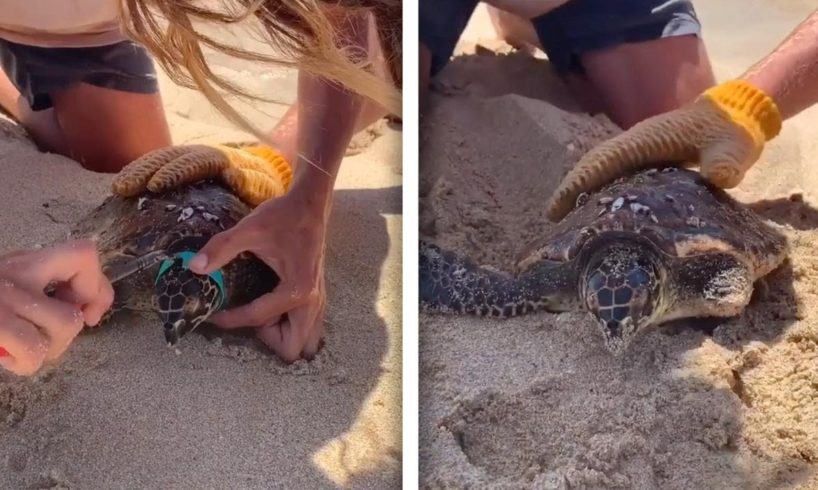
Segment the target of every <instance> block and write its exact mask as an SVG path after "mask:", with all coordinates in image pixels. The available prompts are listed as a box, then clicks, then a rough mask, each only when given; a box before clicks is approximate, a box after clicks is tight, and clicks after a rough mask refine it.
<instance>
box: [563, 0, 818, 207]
mask: <svg viewBox="0 0 818 490" xmlns="http://www.w3.org/2000/svg"><path fill="white" fill-rule="evenodd" d="M816 102H818V11H816V12H815V13H813V14H812V15H810V17H808V18H807V19H806V20H805V21H804V22H802V23H801V24H800V25H799V26H798V27H797V28H796V29H795V30H794V31H793V32H792V33H791V34H790V35H789V36H788V37H787V39H786V40H785V41H784V42H783V43H781V44H780V45H779V46H778V47H777V48H776V49H775V50H774V51H773V52H772V53H770V54H769V55H767V56H766V57H765V58H764V59H762V60H761V61H760V62H758V63H756V64H755V65H754V66H753V67H752V68H750V69H749V70H748V71H747V72H745V73H744V74H743V75H742V76H740V77H739V78H737V79H735V80H728V81H726V82H724V83H721V84H719V85H717V86H715V87H713V88H711V89H708V90H707V91H705V92H704V93H703V94H702V95H701V96H700V97H699V98H698V99H696V100H695V101H694V102H692V103H691V104H688V105H687V106H685V107H682V108H679V109H676V110H674V111H670V112H668V113H665V114H660V115H657V116H654V117H651V118H648V119H646V120H644V121H642V122H640V123H638V124H636V125H634V126H633V127H632V128H630V129H629V130H628V131H625V132H624V133H621V134H620V135H618V136H616V137H614V138H612V139H610V140H608V141H605V142H603V143H602V144H600V145H598V146H597V147H596V148H594V149H592V150H591V151H590V152H589V153H587V154H586V155H585V156H583V157H582V159H581V160H580V161H579V162H578V163H577V165H576V166H575V167H574V169H572V170H571V172H569V173H568V175H566V176H565V177H564V178H563V180H562V182H561V183H560V185H559V186H558V187H557V189H556V190H555V191H554V193H553V194H552V197H551V201H550V202H549V205H548V209H547V214H548V216H549V218H550V219H552V220H559V219H561V218H562V217H564V216H565V215H566V214H567V213H568V212H569V211H570V210H571V209H572V208H573V205H574V202H575V201H576V198H577V197H578V196H579V194H581V193H583V192H593V191H596V190H598V189H599V188H601V187H602V186H604V185H605V184H607V183H609V182H611V181H613V180H615V179H617V178H618V177H620V176H622V175H625V174H626V173H630V172H633V171H636V170H639V169H645V168H649V167H655V166H660V165H667V164H668V163H670V164H676V165H699V167H700V171H701V174H702V175H703V176H704V177H705V178H706V179H708V180H709V181H710V182H711V183H712V184H714V185H716V186H718V187H722V188H732V187H735V186H737V185H738V184H739V183H741V181H742V180H743V178H744V175H745V174H746V172H747V171H748V170H749V169H750V168H751V167H752V165H753V164H754V163H755V162H756V161H757V160H758V158H759V156H760V155H761V152H762V151H763V149H764V145H765V143H766V142H767V141H769V140H771V139H772V138H774V137H775V136H776V135H777V134H778V133H779V131H780V128H781V123H782V121H783V120H786V119H788V118H791V117H793V116H795V115H796V114H798V113H799V112H801V111H802V110H804V109H805V108H807V107H809V106H811V105H813V104H815V103H816Z"/></svg>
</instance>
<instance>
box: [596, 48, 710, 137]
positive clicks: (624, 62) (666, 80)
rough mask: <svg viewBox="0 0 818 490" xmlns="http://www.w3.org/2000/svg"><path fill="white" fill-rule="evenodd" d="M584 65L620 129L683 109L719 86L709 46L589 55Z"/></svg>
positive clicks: (646, 49)
mask: <svg viewBox="0 0 818 490" xmlns="http://www.w3.org/2000/svg"><path fill="white" fill-rule="evenodd" d="M582 64H583V66H584V67H585V71H586V73H587V74H588V79H589V80H590V82H591V84H593V86H594V87H595V88H596V90H597V92H598V93H599V94H600V96H601V98H602V102H603V104H604V106H605V112H606V113H607V114H608V116H609V117H610V118H611V119H612V120H613V121H614V122H615V123H616V124H618V125H619V126H620V127H622V128H625V129H627V128H629V127H631V126H633V125H634V124H636V123H638V122H639V121H641V120H643V119H645V118H648V117H650V116H654V115H656V114H660V113H663V112H667V111H670V110H673V109H676V108H678V107H679V106H681V105H684V104H686V103H688V102H690V101H691V100H693V99H694V98H695V97H696V96H698V95H699V94H701V93H702V92H703V91H704V90H706V89H708V88H710V87H712V86H713V85H715V83H716V80H715V76H714V75H713V69H712V67H711V66H710V59H709V58H708V56H707V52H706V50H705V47H704V43H703V42H702V41H701V39H699V38H698V37H696V36H693V35H689V36H675V37H668V38H662V39H655V40H653V41H646V42H641V43H633V44H621V45H618V46H614V47H612V48H607V49H603V50H599V51H593V52H589V53H586V54H584V55H583V56H582Z"/></svg>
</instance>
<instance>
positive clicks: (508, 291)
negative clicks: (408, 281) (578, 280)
mask: <svg viewBox="0 0 818 490" xmlns="http://www.w3.org/2000/svg"><path fill="white" fill-rule="evenodd" d="M419 269H420V276H419V283H420V303H421V305H422V307H423V308H424V309H425V310H427V311H432V312H440V313H459V314H470V315H477V316H494V317H499V318H507V317H513V316H518V315H522V314H525V313H531V312H534V311H538V310H546V311H551V312H558V311H566V310H568V309H570V307H571V305H572V304H573V303H575V302H576V301H577V299H576V292H575V291H576V289H575V287H574V284H575V283H574V282H572V281H573V280H572V276H573V275H572V274H571V273H570V272H569V268H567V267H564V265H562V264H541V265H539V266H537V268H536V269H533V270H532V271H530V272H527V273H526V274H524V275H521V276H520V277H514V276H511V275H508V274H502V273H499V272H495V271H492V270H489V269H486V268H481V267H478V266H477V265H475V264H474V263H473V262H471V261H470V260H469V259H467V258H465V257H462V256H459V255H457V254H456V253H454V252H451V251H448V250H443V249H441V248H440V247H438V246H436V245H433V244H430V243H427V242H424V241H421V242H420V257H419Z"/></svg>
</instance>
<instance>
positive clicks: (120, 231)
mask: <svg viewBox="0 0 818 490" xmlns="http://www.w3.org/2000/svg"><path fill="white" fill-rule="evenodd" d="M249 212H250V207H249V206H248V205H247V204H245V203H244V202H243V201H241V200H240V199H239V198H238V197H236V196H235V195H234V194H233V192H231V191H230V190H228V188H227V187H225V186H224V185H222V184H221V183H220V182H216V181H213V180H207V181H203V182H198V183H196V184H192V185H185V186H182V187H179V188H174V189H171V190H169V191H165V192H160V193H150V192H146V193H143V194H142V195H137V196H133V197H122V196H119V195H116V194H114V195H112V196H109V197H108V198H106V199H105V201H104V202H103V203H102V204H101V205H100V206H98V207H97V208H96V209H94V210H93V211H92V212H91V213H89V214H88V215H87V216H85V217H84V218H83V219H81V220H80V221H79V222H78V223H77V224H76V226H75V227H74V229H73V230H72V232H71V237H72V238H90V239H93V240H94V241H95V242H96V244H97V249H98V251H99V254H100V257H101V262H102V264H103V269H105V270H108V269H111V268H113V267H115V266H116V265H117V264H122V263H123V262H129V261H132V260H133V259H134V258H135V257H142V256H145V255H146V254H149V253H151V252H154V251H164V252H166V254H167V258H165V260H164V261H162V262H159V263H156V264H155V265H154V266H152V267H150V268H148V269H146V270H144V271H141V272H139V273H136V274H133V275H131V276H129V277H126V278H125V279H123V280H121V281H119V282H117V283H116V284H114V292H115V294H114V296H115V299H114V305H113V307H112V309H111V311H110V312H109V313H108V314H106V318H105V320H107V319H109V318H110V317H111V316H112V314H113V313H115V312H117V311H120V310H125V309H127V310H133V311H151V312H156V313H158V314H159V318H160V319H161V321H162V324H163V326H164V332H165V339H166V340H167V342H168V343H169V344H170V345H175V344H176V343H177V342H178V341H179V339H180V338H181V337H183V336H184V335H185V334H187V333H189V332H190V331H192V330H193V329H194V328H196V327H197V326H198V325H200V324H201V323H202V322H204V321H205V320H207V319H208V317H209V316H210V315H211V314H212V313H214V312H215V311H217V310H219V309H220V308H233V307H235V306H239V305H242V304H246V303H247V302H249V301H251V300H253V299H255V298H257V297H259V296H261V295H262V294H265V293H267V292H269V291H271V290H272V289H273V288H275V286H276V285H277V284H278V282H279V277H278V275H277V274H276V273H275V272H274V271H273V270H272V269H270V268H269V267H267V265H266V264H264V262H262V261H261V260H259V259H258V258H256V257H255V256H254V255H252V254H247V253H245V254H242V255H240V256H238V257H237V258H236V259H234V260H233V261H232V262H230V263H229V264H228V265H227V266H225V267H224V268H223V269H221V270H220V271H217V272H215V273H212V274H210V275H197V274H194V273H193V272H191V271H190V270H189V269H188V268H187V264H188V262H189V260H190V258H191V257H192V256H193V254H194V253H195V252H196V251H198V250H199V249H200V248H201V247H202V246H203V245H204V244H205V243H206V242H207V241H208V240H209V239H210V237H212V236H213V235H215V234H216V233H219V232H220V231H222V230H224V229H227V228H230V227H232V226H233V225H235V224H236V223H237V222H238V221H239V220H240V219H242V218H243V217H244V216H246V215H247V214H248V213H249Z"/></svg>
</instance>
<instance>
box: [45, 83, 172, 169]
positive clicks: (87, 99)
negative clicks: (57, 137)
mask: <svg viewBox="0 0 818 490" xmlns="http://www.w3.org/2000/svg"><path fill="white" fill-rule="evenodd" d="M51 98H52V99H53V101H54V113H55V114H56V118H57V121H58V122H59V127H60V128H61V129H62V134H63V137H64V139H65V143H66V147H67V152H66V153H67V156H69V157H71V158H73V159H75V160H77V161H79V162H80V163H81V164H82V166H83V167H85V168H87V169H89V170H93V171H96V172H110V173H114V172H118V171H119V170H121V169H122V167H124V166H125V165H127V164H128V163H130V162H131V161H133V160H135V159H137V158H139V157H141V156H142V155H144V154H145V153H148V152H150V151H153V150H156V149H158V148H163V147H166V146H170V145H171V144H172V142H171V137H170V129H169V128H168V123H167V120H166V119H165V111H164V109H163V107H162V98H161V97H160V95H159V94H158V93H157V94H137V93H130V92H122V91H117V90H111V89H106V88H101V87H96V86H93V85H88V84H84V83H81V84H78V85H76V86H74V87H72V88H70V89H67V90H64V91H61V92H58V93H54V94H51Z"/></svg>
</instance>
